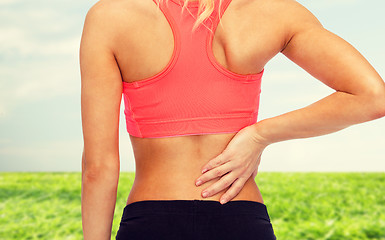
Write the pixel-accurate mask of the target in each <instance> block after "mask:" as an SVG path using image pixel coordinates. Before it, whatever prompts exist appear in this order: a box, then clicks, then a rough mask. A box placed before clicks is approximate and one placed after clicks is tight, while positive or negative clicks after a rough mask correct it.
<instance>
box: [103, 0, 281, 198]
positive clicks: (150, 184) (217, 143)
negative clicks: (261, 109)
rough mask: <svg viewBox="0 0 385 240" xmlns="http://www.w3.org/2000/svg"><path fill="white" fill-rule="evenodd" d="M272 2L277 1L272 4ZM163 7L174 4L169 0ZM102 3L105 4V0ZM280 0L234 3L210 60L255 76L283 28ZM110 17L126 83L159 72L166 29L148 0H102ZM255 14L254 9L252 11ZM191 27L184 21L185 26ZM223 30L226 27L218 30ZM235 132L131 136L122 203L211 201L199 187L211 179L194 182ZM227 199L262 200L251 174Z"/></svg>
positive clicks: (167, 48) (276, 47) (167, 52)
mask: <svg viewBox="0 0 385 240" xmlns="http://www.w3.org/2000/svg"><path fill="white" fill-rule="evenodd" d="M277 2H278V1H277ZM169 4H176V3H175V2H172V1H170V2H169ZM106 5H107V4H106ZM283 7H284V4H283V3H274V2H273V3H271V2H270V3H268V2H266V1H261V0H255V1H249V0H247V1H246V0H233V1H231V2H230V4H229V5H228V7H227V9H226V11H225V13H224V14H223V16H222V18H221V22H222V26H223V27H224V28H222V27H221V25H218V27H217V29H216V31H215V35H214V38H213V43H212V50H213V51H212V52H213V55H214V57H215V59H216V60H217V62H218V63H219V64H220V65H221V66H223V67H224V68H226V69H227V70H229V71H231V72H234V73H237V74H242V75H243V74H257V73H259V72H261V71H262V70H263V68H264V66H265V64H266V63H267V62H268V61H269V60H270V59H271V58H272V57H274V56H275V55H276V54H277V53H279V51H280V50H282V49H283V48H284V46H285V43H286V36H287V27H286V24H287V23H286V22H285V21H283V20H282V19H283V18H278V16H277V12H279V10H280V9H283ZM108 8H109V9H106V11H112V12H113V14H114V16H115V17H114V19H113V21H114V22H113V23H111V26H113V27H114V28H115V29H114V32H115V33H116V35H115V36H112V37H111V40H113V45H112V48H113V52H114V54H115V57H116V60H117V63H118V65H119V69H120V72H121V74H122V79H123V81H125V82H130V83H132V82H136V81H141V80H142V79H146V78H149V77H152V76H154V75H156V74H157V73H159V72H161V71H162V70H163V69H164V68H165V67H166V66H167V64H168V63H169V61H170V58H171V57H172V54H173V49H174V42H173V39H174V38H173V32H172V29H171V27H170V25H169V23H168V21H167V19H166V17H165V16H164V14H163V13H162V12H161V11H159V10H158V7H157V5H156V4H155V2H154V1H153V0H144V1H138V0H129V1H109V5H108ZM255 13H258V14H255ZM186 27H190V26H186ZM224 29H226V31H224ZM235 134H236V133H224V134H201V135H189V136H177V137H171V138H170V137H166V138H151V139H150V138H139V137H134V136H130V139H131V143H132V146H133V150H134V155H135V161H136V176H135V182H134V185H133V187H132V190H131V192H130V196H129V198H128V201H127V203H131V202H136V201H140V200H149V199H212V200H218V201H219V198H220V196H221V195H222V194H223V193H224V192H226V190H227V189H228V188H226V189H224V190H223V191H221V192H220V193H218V194H215V195H213V196H209V197H207V198H203V197H202V195H201V194H202V190H204V189H206V188H207V187H208V186H210V185H212V184H213V183H215V182H216V181H217V180H218V179H219V177H218V178H215V179H212V180H210V181H207V182H206V183H204V184H202V185H200V186H198V187H197V186H195V180H196V179H197V178H198V177H199V176H200V175H201V169H202V167H203V166H204V165H205V164H206V163H207V162H208V161H209V160H211V159H212V158H214V157H216V156H217V155H219V154H220V153H221V152H222V151H223V150H224V149H225V148H226V146H227V144H228V143H229V142H230V140H231V138H232V137H233V136H234V135H235ZM232 200H251V201H258V202H263V200H262V196H261V194H260V192H259V189H258V187H257V185H256V184H255V182H254V179H253V178H250V179H249V180H248V181H247V182H246V184H245V185H244V187H243V188H242V190H241V192H240V193H239V194H238V195H237V196H236V197H235V198H233V199H232Z"/></svg>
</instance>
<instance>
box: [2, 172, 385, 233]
mask: <svg viewBox="0 0 385 240" xmlns="http://www.w3.org/2000/svg"><path fill="white" fill-rule="evenodd" d="M133 180H134V173H121V175H120V181H119V188H118V199H117V204H116V209H115V217H114V224H113V229H112V239H114V236H115V234H116V231H117V229H118V226H119V220H120V217H121V213H122V211H123V208H124V206H125V203H126V198H127V195H128V193H129V191H130V189H131V186H132V183H133ZM255 180H256V182H257V184H258V186H259V188H260V190H261V192H262V195H263V198H264V201H265V204H266V206H267V208H268V211H269V215H270V218H271V222H272V224H273V228H274V231H275V234H276V236H277V239H279V240H301V239H307V240H308V239H323V240H326V239H329V240H331V239H336V240H337V239H338V240H341V239H360V240H363V239H383V240H385V173H269V172H260V173H258V175H257V177H256V178H255ZM80 193H81V174H80V173H0V216H1V218H0V239H18V240H21V239H23V240H24V239H82V228H81V211H80V199H81V197H80Z"/></svg>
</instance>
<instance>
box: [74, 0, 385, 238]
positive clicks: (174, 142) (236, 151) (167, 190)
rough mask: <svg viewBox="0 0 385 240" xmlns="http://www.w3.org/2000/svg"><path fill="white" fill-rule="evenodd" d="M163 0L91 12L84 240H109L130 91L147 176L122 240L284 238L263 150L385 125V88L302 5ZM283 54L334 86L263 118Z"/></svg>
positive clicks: (84, 47) (85, 48)
mask: <svg viewBox="0 0 385 240" xmlns="http://www.w3.org/2000/svg"><path fill="white" fill-rule="evenodd" d="M165 1H166V2H165ZM165 1H161V2H160V3H159V5H158V4H157V3H158V2H157V1H156V0H140V1H138V0H126V1H122V0H121V1H119V0H101V1H99V2H97V3H96V4H95V5H94V6H93V7H92V8H91V9H90V10H89V12H88V14H87V16H86V20H85V23H84V29H83V35H82V41H81V46H80V66H81V78H82V85H81V94H82V96H81V104H82V123H83V135H84V150H83V158H82V160H83V165H82V166H83V168H82V220H83V232H84V239H86V240H87V239H92V240H96V239H110V237H111V227H112V219H113V214H114V208H115V202H116V191H117V186H118V179H119V145H118V132H119V129H118V126H119V112H120V103H121V100H122V98H121V97H122V93H123V99H124V104H125V111H124V113H125V116H126V120H127V131H128V133H129V134H130V139H131V143H132V146H133V150H134V155H135V161H136V176H135V181H134V184H133V186H132V189H131V192H130V194H129V196H128V199H127V206H126V207H125V209H124V212H123V216H122V221H121V223H120V228H119V231H118V233H117V236H116V238H117V239H118V240H120V239H132V240H134V239H275V235H274V231H273V228H272V225H271V223H270V219H269V215H268V212H267V207H266V205H265V204H264V202H263V199H262V196H261V193H260V191H259V189H258V187H257V185H256V183H255V181H254V177H255V176H256V174H257V169H258V165H259V163H260V157H261V154H262V152H263V150H264V149H265V148H266V147H267V146H269V145H270V144H272V143H275V142H279V141H284V140H289V139H296V138H307V137H314V136H320V135H324V134H328V133H332V132H336V131H339V130H341V129H343V128H346V127H348V126H350V125H353V124H358V123H362V122H366V121H370V120H373V119H377V118H380V117H383V116H384V115H385V84H384V82H383V80H382V79H381V77H380V76H379V74H378V73H377V72H376V71H375V69H374V68H373V67H372V66H371V65H370V64H369V62H368V61H367V60H366V59H365V58H364V57H363V56H362V55H361V54H360V53H359V52H358V51H357V50H356V49H355V48H354V47H353V46H351V45H350V44H349V43H348V42H346V41H345V40H343V39H342V38H340V37H338V36H337V35H335V34H333V33H331V32H330V31H328V30H326V29H325V28H323V26H322V25H321V23H320V22H319V21H318V20H317V18H316V17H315V16H314V15H313V14H312V13H310V12H309V11H308V10H307V9H306V8H305V7H303V6H302V5H300V4H299V3H297V2H295V1H294V0H272V1H263V0H233V1H231V0H222V1H219V0H215V1H213V0H206V1H204V0H199V1H189V2H183V1H181V0H169V1H167V0H165ZM204 3H206V5H205V6H206V9H203V10H205V11H204V12H201V11H199V12H198V10H201V9H200V8H199V7H201V5H202V6H203V4H204ZM219 4H220V5H219ZM219 6H220V7H221V8H220V10H221V11H218V7H219ZM159 10H161V11H159ZM182 10H183V12H182ZM219 20H220V21H219ZM216 26H218V27H217V28H216ZM211 33H212V34H211ZM213 34H214V35H213ZM278 53H282V54H284V55H285V56H286V57H288V58H289V59H290V60H292V61H293V62H295V63H296V64H297V65H298V66H300V67H301V68H303V69H305V70H306V71H307V72H308V73H309V74H311V75H312V76H314V77H315V78H317V79H318V80H320V81H322V82H323V83H325V84H326V85H328V86H329V87H331V88H333V89H335V90H336V92H334V93H333V94H331V95H329V96H327V97H325V98H323V99H321V100H320V101H317V102H315V103H313V104H311V105H309V106H307V107H305V108H302V109H298V110H295V111H292V112H288V113H285V114H282V115H279V116H276V117H273V118H269V119H264V120H262V121H259V122H257V121H256V119H257V113H258V103H259V92H260V83H261V78H262V74H263V72H264V66H265V64H266V63H267V62H268V61H269V60H270V59H272V58H273V57H274V56H275V55H276V54H278ZM277 87H279V86H277ZM203 169H207V170H206V172H205V173H203V174H202V170H203ZM198 180H201V183H200V184H198V183H196V182H197V181H198ZM203 190H206V191H207V193H208V195H207V196H203V193H202V192H203ZM221 200H224V202H223V203H222V202H220V201H221Z"/></svg>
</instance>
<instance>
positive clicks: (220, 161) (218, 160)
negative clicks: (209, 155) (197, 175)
mask: <svg viewBox="0 0 385 240" xmlns="http://www.w3.org/2000/svg"><path fill="white" fill-rule="evenodd" d="M228 161H230V159H229V157H228V156H226V154H225V152H224V151H223V152H222V153H221V154H219V155H218V156H216V157H215V158H214V159H212V160H210V161H209V162H208V163H206V165H204V166H203V168H202V173H205V172H207V171H209V170H210V169H213V168H215V167H217V166H219V165H222V164H224V163H226V162H228Z"/></svg>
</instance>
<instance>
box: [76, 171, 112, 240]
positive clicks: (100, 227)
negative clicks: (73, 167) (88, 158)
mask: <svg viewBox="0 0 385 240" xmlns="http://www.w3.org/2000/svg"><path fill="white" fill-rule="evenodd" d="M118 180H119V168H118V169H116V170H114V169H112V170H109V169H101V170H100V171H98V170H84V169H83V173H82V199H81V201H82V225H83V235H84V240H91V239H92V240H99V239H100V240H107V239H108V240H110V239H111V228H112V221H113V216H114V210H115V203H116V193H117V187H118Z"/></svg>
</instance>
